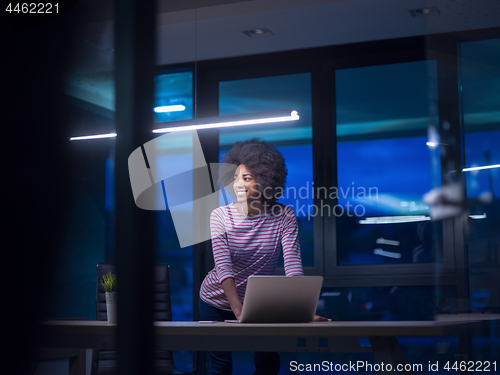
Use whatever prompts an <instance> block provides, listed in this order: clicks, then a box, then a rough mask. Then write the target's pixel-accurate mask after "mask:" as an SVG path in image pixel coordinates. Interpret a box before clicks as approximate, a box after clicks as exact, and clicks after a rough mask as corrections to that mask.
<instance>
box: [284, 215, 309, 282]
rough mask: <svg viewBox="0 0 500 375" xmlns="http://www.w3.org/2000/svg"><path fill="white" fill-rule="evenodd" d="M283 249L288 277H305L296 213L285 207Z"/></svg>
mask: <svg viewBox="0 0 500 375" xmlns="http://www.w3.org/2000/svg"><path fill="white" fill-rule="evenodd" d="M280 240H281V247H282V248H283V259H284V262H285V275H286V276H303V275H304V271H303V270H302V260H301V259H300V243H299V226H298V224H297V218H296V217H295V213H294V212H293V210H292V209H291V208H290V207H287V206H285V217H284V220H283V231H282V235H281V239H280Z"/></svg>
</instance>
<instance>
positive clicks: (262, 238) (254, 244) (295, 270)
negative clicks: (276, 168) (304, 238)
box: [200, 203, 303, 311]
mask: <svg viewBox="0 0 500 375" xmlns="http://www.w3.org/2000/svg"><path fill="white" fill-rule="evenodd" d="M210 231H211V236H212V249H213V254H214V263H215V267H214V269H213V270H211V271H210V272H209V273H208V274H207V276H206V277H205V280H203V283H202V284H201V289H200V298H201V299H202V300H203V301H205V302H206V303H208V304H210V305H212V306H215V307H217V308H219V309H222V310H227V311H231V306H230V305H229V302H228V300H227V298H226V295H225V293H224V290H223V289H222V285H221V283H222V281H224V280H225V279H227V278H230V277H232V278H234V283H235V284H236V290H237V292H238V296H239V297H240V300H241V301H242V302H243V299H244V297H245V291H246V287H247V281H248V277H249V276H251V275H272V274H273V273H274V270H275V269H276V266H277V264H278V257H279V253H280V249H283V258H284V261H285V274H286V276H302V275H303V271H302V262H301V260H300V245H299V238H298V234H299V229H298V225H297V219H296V218H295V213H294V212H293V209H291V208H290V207H288V206H284V205H279V204H278V205H275V206H273V208H272V209H270V210H268V211H267V212H265V213H263V214H261V215H258V216H252V217H246V216H244V215H242V214H240V213H239V212H238V210H237V209H236V207H235V206H234V205H233V204H232V203H231V204H229V205H227V206H222V207H218V208H216V209H215V210H213V211H212V214H211V216H210Z"/></svg>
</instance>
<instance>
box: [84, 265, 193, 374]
mask: <svg viewBox="0 0 500 375" xmlns="http://www.w3.org/2000/svg"><path fill="white" fill-rule="evenodd" d="M114 269H115V267H114V265H113V264H107V263H98V264H97V283H96V299H95V311H96V316H95V318H96V320H107V319H108V317H107V311H106V296H105V291H104V287H103V286H102V285H101V280H102V277H103V275H106V274H107V273H108V272H112V273H114ZM168 270H169V268H168V265H166V264H158V265H155V271H154V272H155V275H154V320H155V321H171V320H172V307H171V302H170V281H169V272H168ZM117 354H118V353H117V352H116V351H108V350H97V349H95V350H94V351H93V354H92V371H91V372H92V375H115V374H116V370H117ZM154 373H155V375H177V374H179V375H181V374H185V375H196V374H198V353H196V352H195V353H194V355H193V369H192V371H191V372H185V371H180V370H177V369H176V368H175V365H174V358H173V353H172V351H166V350H163V351H155V353H154Z"/></svg>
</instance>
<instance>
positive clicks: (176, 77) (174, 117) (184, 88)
mask: <svg viewBox="0 0 500 375" xmlns="http://www.w3.org/2000/svg"><path fill="white" fill-rule="evenodd" d="M155 108H157V110H155V120H156V122H167V121H179V120H189V119H192V118H193V73H192V72H180V73H168V74H161V75H157V76H156V77H155ZM159 108H162V109H159ZM183 108H184V109H183ZM158 111H166V112H158Z"/></svg>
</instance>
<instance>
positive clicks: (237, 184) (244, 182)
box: [233, 164, 261, 202]
mask: <svg viewBox="0 0 500 375" xmlns="http://www.w3.org/2000/svg"><path fill="white" fill-rule="evenodd" d="M257 186H258V184H257V182H256V181H255V178H254V176H253V174H252V172H250V171H249V170H248V169H247V168H246V167H245V166H244V165H243V164H240V166H238V169H236V172H234V185H233V188H234V193H235V194H236V199H237V201H238V202H245V201H248V200H253V199H260V198H261V193H260V191H259V190H258V189H257Z"/></svg>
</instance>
